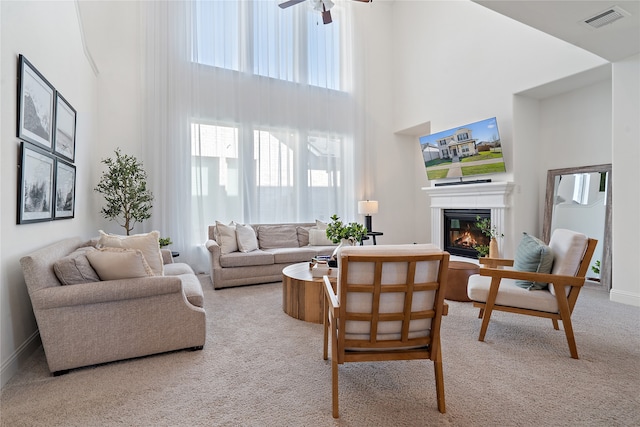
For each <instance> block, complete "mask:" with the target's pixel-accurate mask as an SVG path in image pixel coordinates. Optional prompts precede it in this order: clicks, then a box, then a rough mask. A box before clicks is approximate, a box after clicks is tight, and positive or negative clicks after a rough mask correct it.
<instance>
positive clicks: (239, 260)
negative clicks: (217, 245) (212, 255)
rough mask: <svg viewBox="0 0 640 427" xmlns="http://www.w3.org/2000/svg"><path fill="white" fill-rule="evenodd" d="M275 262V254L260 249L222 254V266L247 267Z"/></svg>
mask: <svg viewBox="0 0 640 427" xmlns="http://www.w3.org/2000/svg"><path fill="white" fill-rule="evenodd" d="M273 263H274V257H273V254H271V253H268V252H265V251H263V250H260V249H258V250H257V251H252V252H247V253H243V252H232V253H230V254H225V255H220V266H221V267H246V266H252V265H270V264H273Z"/></svg>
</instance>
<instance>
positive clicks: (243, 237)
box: [236, 224, 258, 253]
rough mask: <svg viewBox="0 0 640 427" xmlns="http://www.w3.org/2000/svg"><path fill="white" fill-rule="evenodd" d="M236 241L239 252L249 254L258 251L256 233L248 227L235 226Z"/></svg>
mask: <svg viewBox="0 0 640 427" xmlns="http://www.w3.org/2000/svg"><path fill="white" fill-rule="evenodd" d="M236 240H237V242H238V249H239V250H240V252H245V253H246V252H251V251H255V250H256V249H258V239H257V238H256V231H255V230H254V229H253V227H252V226H250V225H243V224H236Z"/></svg>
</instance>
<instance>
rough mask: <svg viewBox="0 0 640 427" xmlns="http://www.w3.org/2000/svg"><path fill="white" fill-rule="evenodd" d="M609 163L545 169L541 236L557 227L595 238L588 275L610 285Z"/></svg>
mask: <svg viewBox="0 0 640 427" xmlns="http://www.w3.org/2000/svg"><path fill="white" fill-rule="evenodd" d="M611 178H612V177H611V164H603V165H593V166H581V167H575V168H565V169H551V170H549V171H548V172H547V192H546V196H545V210H544V223H543V230H542V237H543V240H544V241H545V242H547V243H548V242H549V238H550V236H551V233H552V232H553V230H555V229H556V228H568V229H570V230H574V231H578V232H581V233H584V234H586V235H587V236H589V237H592V238H594V239H598V245H597V246H596V250H595V252H594V254H593V258H592V260H591V265H590V266H589V269H588V270H587V279H590V280H592V281H594V282H600V285H601V286H602V288H603V289H605V290H607V291H609V290H610V289H611V201H612V198H611Z"/></svg>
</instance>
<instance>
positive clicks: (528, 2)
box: [473, 0, 640, 62]
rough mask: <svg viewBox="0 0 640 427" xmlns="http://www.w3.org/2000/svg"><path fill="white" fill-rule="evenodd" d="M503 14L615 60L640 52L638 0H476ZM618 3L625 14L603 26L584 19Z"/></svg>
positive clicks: (608, 59) (611, 60) (639, 2)
mask: <svg viewBox="0 0 640 427" xmlns="http://www.w3.org/2000/svg"><path fill="white" fill-rule="evenodd" d="M473 1H474V2H475V3H478V4H480V5H482V6H484V7H487V8H489V9H491V10H493V11H495V12H498V13H500V14H502V15H505V16H508V17H510V18H512V19H514V20H516V21H519V22H522V23H523V24H526V25H529V26H530V27H533V28H536V29H538V30H540V31H543V32H545V33H547V34H550V35H552V36H554V37H557V38H559V39H562V40H564V41H566V42H569V43H571V44H573V45H576V46H579V47H581V48H583V49H585V50H587V51H589V52H592V53H594V54H596V55H598V56H600V57H602V58H604V59H606V60H607V61H610V62H615V61H619V60H621V59H624V58H627V57H629V56H631V55H635V54H637V53H639V52H640V1H638V0H632V1H629V0H609V1H600V0H587V1H581V0H561V1H556V0H550V1H539V0H510V1H505V0H498V1H496V0H487V1H484V0H473ZM614 6H617V7H619V8H621V9H622V10H623V11H625V12H627V13H628V15H627V14H624V17H623V18H621V19H618V20H616V21H614V22H612V23H611V24H607V25H604V26H602V27H600V28H592V27H590V26H588V25H586V24H584V22H583V21H584V20H586V19H588V18H591V17H593V16H595V15H598V14H599V13H601V12H603V11H606V10H609V9H610V8H612V7H614Z"/></svg>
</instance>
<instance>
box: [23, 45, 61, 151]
mask: <svg viewBox="0 0 640 427" xmlns="http://www.w3.org/2000/svg"><path fill="white" fill-rule="evenodd" d="M19 61H20V64H19V70H20V71H19V73H20V74H19V78H18V81H19V83H18V138H20V139H22V140H25V141H27V142H31V143H34V144H38V145H40V146H41V147H43V148H45V149H46V150H48V151H51V149H52V148H53V111H54V100H55V89H54V88H53V86H52V85H51V84H50V83H49V82H48V81H47V79H45V78H44V76H43V75H42V74H40V72H38V70H36V68H35V67H34V66H33V65H32V64H31V63H30V62H29V61H28V60H27V58H25V57H24V56H22V55H20V60H19Z"/></svg>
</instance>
